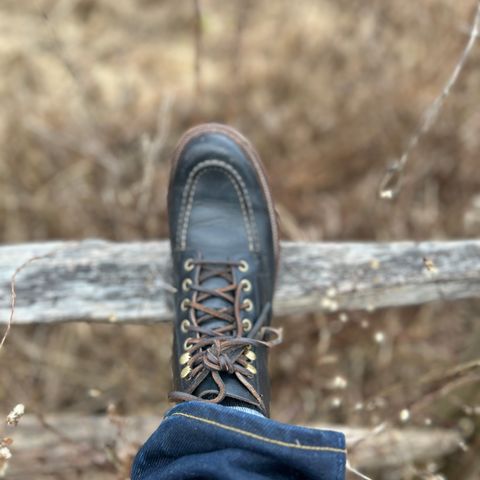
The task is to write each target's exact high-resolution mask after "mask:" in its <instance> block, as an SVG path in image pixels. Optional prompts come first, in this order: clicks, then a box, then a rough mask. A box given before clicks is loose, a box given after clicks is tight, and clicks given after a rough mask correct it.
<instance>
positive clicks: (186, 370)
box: [180, 365, 192, 378]
mask: <svg viewBox="0 0 480 480" xmlns="http://www.w3.org/2000/svg"><path fill="white" fill-rule="evenodd" d="M191 371H192V368H191V367H189V366H188V365H187V366H186V367H185V368H184V369H183V370H182V371H181V372H180V377H181V378H186V377H188V376H189V375H190V372H191Z"/></svg>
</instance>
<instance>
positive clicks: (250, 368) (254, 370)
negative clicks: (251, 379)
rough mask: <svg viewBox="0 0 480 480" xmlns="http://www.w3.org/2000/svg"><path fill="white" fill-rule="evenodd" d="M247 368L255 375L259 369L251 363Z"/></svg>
mask: <svg viewBox="0 0 480 480" xmlns="http://www.w3.org/2000/svg"><path fill="white" fill-rule="evenodd" d="M247 370H248V371H249V372H252V373H253V374H254V375H255V374H256V373H257V369H256V368H255V367H254V366H253V365H252V364H251V363H249V364H248V365H247Z"/></svg>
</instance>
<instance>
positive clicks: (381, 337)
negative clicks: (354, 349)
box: [373, 332, 385, 343]
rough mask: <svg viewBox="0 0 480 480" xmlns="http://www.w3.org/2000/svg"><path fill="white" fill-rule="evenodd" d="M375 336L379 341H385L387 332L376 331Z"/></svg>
mask: <svg viewBox="0 0 480 480" xmlns="http://www.w3.org/2000/svg"><path fill="white" fill-rule="evenodd" d="M373 338H374V339H375V341H376V342H377V343H383V342H384V341H385V334H384V333H383V332H375V335H374V336H373Z"/></svg>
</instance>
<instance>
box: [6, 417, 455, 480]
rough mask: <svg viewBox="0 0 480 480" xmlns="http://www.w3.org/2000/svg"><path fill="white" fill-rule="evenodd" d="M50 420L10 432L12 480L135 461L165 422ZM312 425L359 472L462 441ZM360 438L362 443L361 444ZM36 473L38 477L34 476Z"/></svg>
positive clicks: (434, 431) (451, 436)
mask: <svg viewBox="0 0 480 480" xmlns="http://www.w3.org/2000/svg"><path fill="white" fill-rule="evenodd" d="M46 420H47V422H48V425H50V426H52V427H53V428H54V429H55V432H52V431H51V430H48V429H47V428H45V426H44V425H42V423H41V422H40V421H39V420H38V419H37V418H36V417H34V416H32V415H27V416H26V417H24V418H22V419H21V421H20V424H19V426H18V427H16V429H15V431H13V432H12V433H11V435H12V437H13V439H14V443H13V445H12V453H13V458H12V460H11V462H10V468H9V470H8V472H9V475H8V477H9V478H22V479H25V478H36V479H37V478H39V474H40V473H45V474H52V473H55V472H56V471H57V472H58V471H62V470H64V469H65V468H66V469H72V470H77V471H81V470H87V471H91V469H92V468H95V464H96V465H97V467H101V466H102V465H104V466H105V465H106V464H108V458H109V457H111V454H112V452H111V450H112V449H114V450H115V456H118V457H119V458H121V457H122V456H129V457H131V456H132V455H134V454H135V452H136V451H137V449H138V447H139V446H140V445H141V444H142V443H143V442H144V441H145V440H146V439H147V438H148V437H149V436H150V434H151V433H152V432H153V431H154V430H155V429H156V428H157V426H158V425H159V423H160V421H161V418H160V417H154V416H135V417H124V418H115V421H114V422H112V421H111V420H110V419H109V418H108V417H105V416H98V417H94V416H85V417H80V416H78V417H76V416H68V415H58V416H48V417H47V419H46ZM309 426H310V427H312V428H324V429H330V430H338V431H341V432H343V433H344V434H345V436H346V438H347V449H348V452H349V453H348V459H349V461H350V463H351V465H353V466H354V467H356V468H359V469H385V468H392V467H399V466H405V465H408V464H409V463H413V462H415V461H420V460H421V461H427V460H430V459H435V458H439V457H441V456H443V455H446V454H449V453H452V452H453V451H455V450H457V449H458V448H459V443H460V442H461V441H462V438H461V436H460V434H459V433H458V432H456V431H454V430H451V431H450V430H444V429H438V428H428V429H421V428H405V429H393V428H390V429H387V430H385V431H384V432H382V433H380V434H377V435H375V436H370V434H371V430H369V429H368V428H361V427H348V426H344V425H309ZM359 439H364V440H363V441H361V442H358V440H359ZM357 442H358V443H357ZM355 445H356V446H355ZM127 461H128V459H127ZM33 472H35V475H33V476H30V475H31V474H32V473H33Z"/></svg>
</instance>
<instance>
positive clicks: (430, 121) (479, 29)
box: [379, 0, 480, 199]
mask: <svg viewBox="0 0 480 480" xmlns="http://www.w3.org/2000/svg"><path fill="white" fill-rule="evenodd" d="M479 34H480V0H479V1H478V4H477V10H476V13H475V19H474V21H473V24H472V28H471V30H470V36H469V39H468V42H467V44H466V46H465V48H464V50H463V52H462V54H461V55H460V59H459V60H458V62H457V64H456V65H455V68H454V69H453V72H452V73H451V74H450V77H449V78H448V80H447V83H446V84H445V86H444V87H443V90H442V91H441V93H440V95H438V96H437V98H435V100H434V101H433V103H432V104H431V105H430V106H429V107H428V108H427V110H426V111H425V113H424V114H423V117H422V118H423V119H422V121H421V123H420V126H419V128H418V129H417V131H416V132H415V133H414V134H413V136H412V137H410V140H409V141H408V143H407V147H406V148H405V150H404V152H403V154H402V156H401V157H400V160H398V161H396V162H394V163H393V164H392V165H391V166H390V167H388V169H387V171H386V173H385V175H384V176H383V178H382V181H381V182H380V188H379V196H380V198H384V199H392V198H394V197H395V196H396V195H397V194H398V192H399V191H400V186H401V185H400V184H401V180H402V175H403V171H404V169H405V166H406V165H407V162H408V160H409V158H410V155H411V153H412V151H413V150H414V149H415V148H416V146H417V145H418V143H419V141H420V139H421V138H422V137H423V136H424V135H425V134H426V133H428V132H429V131H430V129H431V128H432V126H433V125H434V123H435V122H436V120H437V119H438V116H439V114H440V111H441V110H442V107H443V105H444V103H445V100H446V99H447V97H448V96H449V95H450V92H451V90H452V88H453V87H454V86H455V84H456V82H457V80H458V77H459V76H460V73H461V72H462V70H463V68H464V67H465V64H466V62H467V59H468V57H469V56H470V53H471V51H472V49H473V47H474V45H475V41H476V40H477V38H478V37H479Z"/></svg>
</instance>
